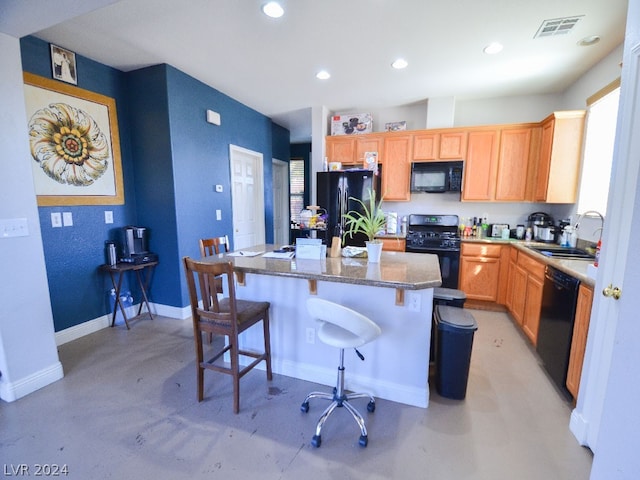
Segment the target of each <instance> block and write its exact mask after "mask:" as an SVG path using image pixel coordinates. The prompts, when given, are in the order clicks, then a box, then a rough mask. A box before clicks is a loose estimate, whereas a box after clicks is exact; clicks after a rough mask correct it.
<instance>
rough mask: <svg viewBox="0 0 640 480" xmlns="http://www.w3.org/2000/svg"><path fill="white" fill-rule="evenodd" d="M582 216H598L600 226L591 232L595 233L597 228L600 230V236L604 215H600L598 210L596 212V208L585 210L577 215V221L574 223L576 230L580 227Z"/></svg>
mask: <svg viewBox="0 0 640 480" xmlns="http://www.w3.org/2000/svg"><path fill="white" fill-rule="evenodd" d="M583 217H599V218H600V227H599V228H596V229H595V230H594V231H593V234H594V235H595V233H596V232H597V231H598V230H600V238H602V230H603V229H604V217H603V216H602V214H601V213H600V212H597V211H596V210H587V211H586V212H584V213H583V214H581V215H578V223H576V230H577V229H578V228H579V227H580V220H581V219H582V218H583Z"/></svg>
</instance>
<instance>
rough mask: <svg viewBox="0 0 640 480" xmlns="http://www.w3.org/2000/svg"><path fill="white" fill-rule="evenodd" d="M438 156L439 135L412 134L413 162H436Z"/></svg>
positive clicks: (426, 133) (427, 133)
mask: <svg viewBox="0 0 640 480" xmlns="http://www.w3.org/2000/svg"><path fill="white" fill-rule="evenodd" d="M439 154H440V134H438V133H429V132H419V133H414V134H413V160H414V161H437V160H439V158H438V156H439Z"/></svg>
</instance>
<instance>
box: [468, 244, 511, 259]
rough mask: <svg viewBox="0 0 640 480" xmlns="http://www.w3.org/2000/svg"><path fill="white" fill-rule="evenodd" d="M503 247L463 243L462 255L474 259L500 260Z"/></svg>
mask: <svg viewBox="0 0 640 480" xmlns="http://www.w3.org/2000/svg"><path fill="white" fill-rule="evenodd" d="M501 252H502V245H491V244H488V243H463V244H462V249H461V254H462V255H465V256H470V257H471V256H473V257H494V258H500V254H501Z"/></svg>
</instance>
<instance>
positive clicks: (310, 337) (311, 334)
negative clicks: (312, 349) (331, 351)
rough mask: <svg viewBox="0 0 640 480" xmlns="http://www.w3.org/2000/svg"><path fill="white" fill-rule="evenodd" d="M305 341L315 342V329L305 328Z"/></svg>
mask: <svg viewBox="0 0 640 480" xmlns="http://www.w3.org/2000/svg"><path fill="white" fill-rule="evenodd" d="M307 343H316V329H315V328H311V327H309V328H307Z"/></svg>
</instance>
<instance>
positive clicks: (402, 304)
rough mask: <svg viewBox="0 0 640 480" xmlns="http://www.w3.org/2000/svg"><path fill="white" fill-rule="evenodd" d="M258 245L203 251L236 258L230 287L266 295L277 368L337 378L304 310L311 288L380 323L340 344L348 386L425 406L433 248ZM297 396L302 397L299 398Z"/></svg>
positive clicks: (250, 342)
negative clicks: (358, 253) (354, 348)
mask: <svg viewBox="0 0 640 480" xmlns="http://www.w3.org/2000/svg"><path fill="white" fill-rule="evenodd" d="M274 248H275V246H274V245H260V246H256V247H253V248H250V249H244V250H242V253H243V255H240V254H238V253H237V252H231V254H221V255H218V256H213V257H206V258H204V259H203V261H208V262H219V261H229V260H231V261H232V262H233V263H234V271H235V274H236V295H237V297H238V298H241V299H247V300H262V301H268V302H271V311H270V317H271V318H270V328H271V351H272V367H273V371H274V372H275V373H278V374H281V375H287V376H290V377H295V378H299V379H302V380H308V381H311V382H316V383H321V384H324V385H328V386H334V385H335V379H336V369H337V366H338V351H337V350H336V349H335V348H333V347H329V346H327V345H325V344H323V343H322V342H320V341H319V340H318V339H317V337H316V330H317V324H316V323H315V320H314V319H313V318H311V317H310V316H309V314H308V313H307V310H306V300H307V298H309V297H310V296H312V295H317V296H318V297H320V298H323V299H326V300H329V301H333V302H336V303H339V304H341V305H344V306H346V307H349V308H352V309H354V310H356V311H358V312H360V313H362V314H363V315H366V316H368V317H369V318H371V319H372V320H373V321H374V322H376V323H377V324H378V325H379V326H380V328H381V329H382V335H381V336H380V337H378V339H376V341H374V342H372V343H369V344H367V345H365V346H363V347H362V348H360V349H359V350H360V351H361V353H362V354H363V355H364V356H365V359H366V360H365V361H364V362H363V361H361V360H360V359H359V358H358V357H357V356H356V354H355V352H350V351H347V352H345V367H346V370H347V374H346V376H345V381H346V388H347V389H349V390H356V391H369V392H371V393H372V394H373V395H374V396H376V397H378V398H384V399H387V400H392V401H396V402H400V403H405V404H408V405H413V406H417V407H423V408H426V407H427V406H428V403H429V386H428V372H429V342H430V338H431V311H432V302H433V288H434V287H438V286H440V284H441V277H440V268H439V264H438V259H437V256H435V255H425V254H418V253H405V252H383V253H382V258H381V261H380V263H378V264H375V263H368V262H367V259H366V258H343V257H339V258H330V257H329V258H324V259H321V260H308V259H295V258H294V259H275V258H267V257H265V256H263V253H261V254H258V255H253V256H252V253H251V252H270V251H272V250H273V249H274ZM241 342H242V347H243V348H255V349H259V348H260V345H261V342H262V333H261V331H260V329H255V330H254V329H250V330H248V331H246V332H245V333H244V334H243V335H242V337H241ZM302 400H303V399H300V401H302Z"/></svg>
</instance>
